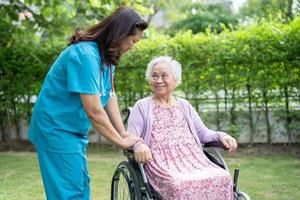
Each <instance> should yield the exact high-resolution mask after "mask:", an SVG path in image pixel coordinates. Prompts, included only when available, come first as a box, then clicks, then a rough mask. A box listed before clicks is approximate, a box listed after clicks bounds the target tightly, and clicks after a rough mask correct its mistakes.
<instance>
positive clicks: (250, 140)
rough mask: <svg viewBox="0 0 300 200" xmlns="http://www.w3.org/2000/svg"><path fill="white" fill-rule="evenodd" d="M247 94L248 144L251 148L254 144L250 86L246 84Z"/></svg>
mask: <svg viewBox="0 0 300 200" xmlns="http://www.w3.org/2000/svg"><path fill="white" fill-rule="evenodd" d="M247 94H248V117H249V126H250V134H249V136H250V137H249V144H250V146H252V145H253V142H254V134H255V129H254V124H253V111H252V94H251V86H250V85H249V84H247Z"/></svg>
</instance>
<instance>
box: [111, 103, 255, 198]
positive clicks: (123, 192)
mask: <svg viewBox="0 0 300 200" xmlns="http://www.w3.org/2000/svg"><path fill="white" fill-rule="evenodd" d="M129 113H130V110H129V109H125V110H123V111H122V114H125V115H126V118H125V120H124V122H125V124H126V122H127V119H128V117H129ZM222 149H223V150H225V149H226V148H225V146H224V145H223V144H221V143H219V142H211V143H208V144H204V145H203V151H204V154H205V155H206V156H207V157H208V159H210V160H211V161H212V162H213V163H215V164H216V165H218V166H220V167H221V168H223V169H225V170H227V171H229V170H228V167H227V164H226V162H225V160H224V158H223V157H222V155H221V153H220V150H222ZM124 155H125V156H126V157H127V160H124V161H122V162H120V163H119V164H118V166H117V168H116V170H115V171H114V174H113V177H112V182H111V200H162V198H161V196H160V195H159V193H157V192H156V191H155V190H154V189H153V187H152V186H151V184H150V183H149V182H148V180H147V177H146V175H145V171H144V168H143V165H142V164H140V163H137V162H136V161H135V159H134V153H133V150H124ZM238 175H239V170H238V169H235V171H234V178H233V188H232V189H233V191H234V200H250V197H249V196H248V195H247V194H246V193H244V192H242V191H239V190H238V188H237V182H238Z"/></svg>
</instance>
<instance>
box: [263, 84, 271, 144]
mask: <svg viewBox="0 0 300 200" xmlns="http://www.w3.org/2000/svg"><path fill="white" fill-rule="evenodd" d="M263 101H264V106H265V120H266V126H267V143H268V144H271V143H272V130H271V123H270V118H269V99H268V95H267V91H266V89H265V88H264V89H263Z"/></svg>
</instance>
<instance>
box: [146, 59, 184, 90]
mask: <svg viewBox="0 0 300 200" xmlns="http://www.w3.org/2000/svg"><path fill="white" fill-rule="evenodd" d="M158 63H167V64H169V65H170V66H171V71H172V72H173V75H174V78H175V82H176V86H178V85H179V84H180V83H181V72H182V70H181V64H180V63H179V62H178V61H176V60H174V59H173V58H172V57H170V56H158V57H155V58H153V59H152V60H151V61H150V62H149V63H148V65H147V70H146V74H145V75H146V80H147V81H149V80H150V79H151V73H152V70H153V67H154V66H155V65H157V64H158Z"/></svg>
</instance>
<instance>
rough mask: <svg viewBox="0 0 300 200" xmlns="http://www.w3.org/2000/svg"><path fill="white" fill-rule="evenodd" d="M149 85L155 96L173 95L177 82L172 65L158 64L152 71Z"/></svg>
mask: <svg viewBox="0 0 300 200" xmlns="http://www.w3.org/2000/svg"><path fill="white" fill-rule="evenodd" d="M149 84H150V87H151V89H152V91H153V93H154V95H155V96H168V95H171V94H172V92H173V90H174V89H175V87H176V81H175V77H174V74H173V71H172V68H171V66H170V64H168V63H165V62H161V63H157V64H156V65H155V66H154V67H153V69H152V72H151V77H150V80H149Z"/></svg>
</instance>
